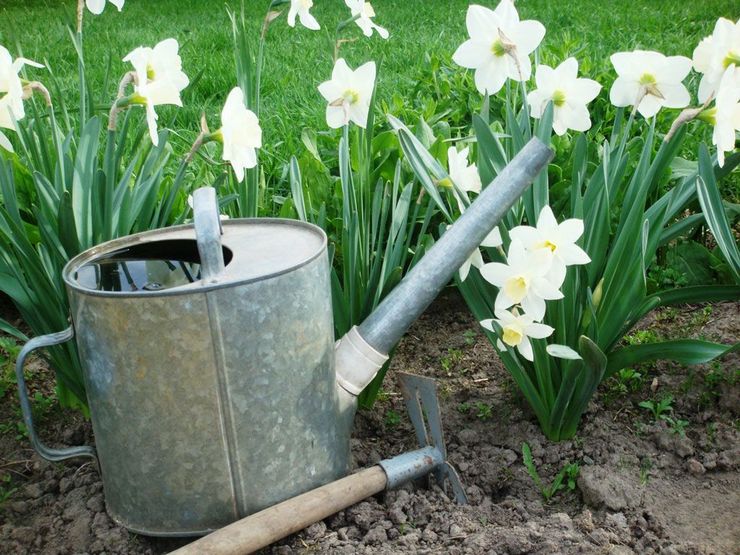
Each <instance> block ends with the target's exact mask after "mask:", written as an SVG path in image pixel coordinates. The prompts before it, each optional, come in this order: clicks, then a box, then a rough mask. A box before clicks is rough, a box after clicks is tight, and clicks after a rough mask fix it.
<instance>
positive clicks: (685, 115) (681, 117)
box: [663, 94, 714, 143]
mask: <svg viewBox="0 0 740 555" xmlns="http://www.w3.org/2000/svg"><path fill="white" fill-rule="evenodd" d="M712 100H714V95H713V94H711V95H709V98H707V100H706V101H705V102H704V104H702V105H701V106H699V107H698V108H686V109H685V110H682V111H681V113H680V114H678V117H677V118H676V119H675V120H673V123H672V124H671V128H670V130H669V131H668V133H666V136H665V138H664V139H663V142H666V143H667V142H668V141H670V140H671V139H672V138H673V136H674V135H675V134H676V133H677V132H678V130H679V128H680V127H681V126H682V125H683V124H684V123H688V122H690V121H691V120H693V119H696V118H697V117H698V116H699V115H700V114H701V113H702V112H703V111H704V110H706V109H707V106H709V104H710V103H711V102H712Z"/></svg>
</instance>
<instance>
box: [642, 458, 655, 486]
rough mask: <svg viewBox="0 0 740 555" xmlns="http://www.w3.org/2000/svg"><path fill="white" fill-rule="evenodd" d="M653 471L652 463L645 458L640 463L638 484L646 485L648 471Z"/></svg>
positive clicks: (648, 475)
mask: <svg viewBox="0 0 740 555" xmlns="http://www.w3.org/2000/svg"><path fill="white" fill-rule="evenodd" d="M652 469H653V461H651V460H650V459H649V458H648V457H645V458H644V459H642V460H641V461H640V484H642V485H643V486H645V485H647V483H648V481H649V480H650V471H651V470H652Z"/></svg>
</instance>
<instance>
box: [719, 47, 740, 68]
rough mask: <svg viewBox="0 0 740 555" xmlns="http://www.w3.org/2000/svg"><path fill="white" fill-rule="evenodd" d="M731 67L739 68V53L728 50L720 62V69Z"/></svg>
mask: <svg viewBox="0 0 740 555" xmlns="http://www.w3.org/2000/svg"><path fill="white" fill-rule="evenodd" d="M731 65H736V66H740V53H738V52H734V51H732V50H730V51H729V52H728V53H727V56H725V59H724V60H722V67H724V68H725V69H727V68H728V67H730V66H731Z"/></svg>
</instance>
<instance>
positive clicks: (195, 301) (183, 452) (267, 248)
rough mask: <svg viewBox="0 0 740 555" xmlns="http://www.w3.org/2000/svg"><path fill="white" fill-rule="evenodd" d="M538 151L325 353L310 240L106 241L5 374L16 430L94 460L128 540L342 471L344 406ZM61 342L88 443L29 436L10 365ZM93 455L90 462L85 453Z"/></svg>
mask: <svg viewBox="0 0 740 555" xmlns="http://www.w3.org/2000/svg"><path fill="white" fill-rule="evenodd" d="M550 157H551V152H550V150H549V149H548V148H547V147H545V146H544V145H543V144H542V143H541V142H539V141H538V140H536V139H533V140H532V141H531V142H530V144H529V145H527V147H526V148H524V149H523V150H522V151H521V152H520V154H519V155H518V156H517V157H516V158H514V160H512V162H511V163H510V164H509V165H508V166H507V167H506V168H505V169H504V170H503V171H502V172H501V173H500V174H499V176H498V177H497V178H496V180H495V181H494V182H493V183H492V184H491V185H489V186H488V187H487V188H486V189H484V190H483V192H482V193H481V195H480V196H479V197H478V199H477V200H476V201H475V202H474V203H473V204H472V205H471V206H470V208H468V210H467V211H466V212H465V214H464V215H463V216H462V217H461V218H460V219H459V220H458V221H457V222H456V223H455V224H454V225H453V226H452V227H451V228H450V229H449V230H448V231H447V232H446V233H445V234H444V235H443V236H442V238H441V239H440V240H439V241H438V242H437V243H436V244H435V245H434V247H433V248H432V249H430V251H429V252H428V253H427V255H426V256H425V257H424V258H423V259H422V260H421V261H419V262H418V264H417V265H416V266H415V267H414V268H413V269H412V270H411V271H410V272H409V274H408V275H407V276H406V277H405V278H404V279H403V281H402V282H401V283H400V284H399V285H398V287H397V288H396V289H395V290H394V291H393V292H391V293H390V294H389V295H388V296H387V297H386V299H385V300H384V301H383V302H382V303H381V304H380V305H379V307H378V308H377V310H376V311H375V312H374V313H373V314H372V315H370V316H369V317H368V318H367V319H366V320H365V321H364V322H362V324H361V325H360V326H357V327H355V328H353V329H352V330H351V331H350V332H349V333H348V334H347V335H346V336H345V337H343V338H341V339H340V340H339V341H337V342H336V343H335V341H334V335H333V324H332V307H331V294H330V283H329V270H330V268H329V260H328V256H327V239H326V235H325V234H324V232H323V231H322V230H321V229H319V228H318V227H315V226H313V225H309V224H306V223H302V222H297V221H290V220H280V219H262V218H257V219H247V220H227V221H224V222H220V221H219V217H218V209H217V202H216V196H215V191H214V190H213V189H210V188H203V189H198V190H197V191H196V194H195V209H194V225H186V226H179V227H173V228H169V229H161V230H156V231H151V232H146V233H141V234H138V235H132V236H129V237H124V238H122V239H116V240H114V241H110V242H108V243H105V244H102V245H99V246H97V247H95V248H92V249H90V250H88V251H86V252H84V253H82V254H80V255H79V256H77V257H75V258H74V259H72V260H71V261H70V262H69V263H68V264H67V266H66V267H65V269H64V280H65V283H66V286H67V291H68V294H69V299H70V305H71V311H72V322H73V327H70V328H69V329H68V330H65V331H63V332H60V333H57V334H52V335H48V336H43V337H38V338H36V339H33V340H31V341H30V342H29V343H28V344H27V345H26V346H25V347H24V349H23V350H22V352H21V354H20V356H19V358H18V362H17V365H16V372H17V375H18V387H19V392H20V394H21V406H22V409H23V413H24V420H25V422H26V426H27V428H28V430H29V436H30V438H31V442H32V444H33V446H34V447H35V448H36V450H37V451H38V452H39V453H40V454H41V455H42V456H43V457H45V458H47V459H49V460H62V459H66V458H70V457H75V456H92V457H96V458H97V460H98V461H99V463H100V469H101V474H102V478H103V484H104V489H105V497H106V504H107V509H108V513H109V514H110V515H111V517H112V518H113V519H114V520H116V521H117V522H118V523H119V524H121V525H123V526H125V527H126V528H129V529H130V530H133V531H135V532H139V533H143V534H147V535H154V536H186V535H202V534H206V533H208V532H210V531H212V530H215V529H217V528H220V527H222V526H224V525H226V524H228V523H230V522H232V521H235V520H237V519H239V518H242V517H244V516H246V515H249V514H252V513H254V512H256V511H259V510H261V509H264V508H266V507H269V506H271V505H274V504H275V503H278V502H280V501H283V500H285V499H288V498H291V497H293V496H295V495H298V494H300V493H302V492H305V491H308V490H310V489H313V488H315V487H317V486H320V485H322V484H326V483H327V482H330V481H332V480H335V479H337V478H340V477H342V476H344V475H345V474H346V473H347V472H348V470H349V460H350V456H349V438H350V432H351V428H352V421H353V418H354V414H355V410H356V406H357V395H358V394H359V393H360V392H361V391H362V390H363V388H364V387H365V386H366V385H367V384H368V383H369V382H370V381H371V380H372V378H373V377H374V376H375V374H376V373H377V371H378V370H379V369H380V368H381V366H382V365H383V363H384V362H385V361H386V360H387V358H388V357H387V353H388V352H389V351H390V349H391V348H392V347H393V346H394V345H395V344H396V343H397V342H398V340H399V339H400V338H401V336H402V335H403V333H404V332H405V331H406V330H407V329H408V327H409V326H410V325H411V323H412V322H413V321H414V320H415V319H416V318H417V317H418V316H419V315H420V314H421V313H422V312H423V311H424V309H425V308H426V307H427V306H428V305H429V304H430V303H431V302H432V300H433V299H434V298H435V297H436V296H437V294H438V293H439V291H440V290H441V289H442V288H443V287H444V286H445V285H446V284H447V283H448V282H449V280H450V278H451V277H452V275H453V274H454V272H455V271H456V270H457V269H458V268H459V267H460V266H461V265H462V263H463V262H464V261H465V260H466V259H467V258H468V257H469V256H470V254H471V253H472V252H473V250H474V249H475V248H477V247H478V245H479V244H480V243H481V241H482V240H483V239H484V237H485V236H486V235H488V233H490V231H491V230H492V229H493V227H494V226H495V225H496V224H497V223H498V222H499V221H500V219H501V218H502V217H503V216H504V214H505V213H506V212H507V210H508V209H509V208H510V207H511V206H512V204H513V203H514V202H515V201H516V200H517V199H518V198H519V196H520V195H521V193H522V192H523V191H524V189H525V188H526V187H527V186H528V185H529V184H530V183H531V182H532V181H533V179H534V178H535V176H536V175H537V174H538V173H539V172H540V170H541V169H542V168H544V167H545V166H546V165H547V162H548V161H549V159H550ZM73 336H74V337H75V338H76V341H77V345H78V349H79V354H80V359H81V362H82V366H83V369H84V372H85V385H86V388H87V395H88V401H89V406H90V413H91V418H92V424H93V431H94V433H95V438H96V448H95V450H93V449H92V448H90V447H73V448H66V449H50V448H48V447H46V446H44V445H43V444H42V443H41V442H40V441H39V439H38V437H37V435H36V433H35V431H34V428H33V421H32V417H31V408H30V403H29V400H28V397H27V394H26V388H25V382H24V379H23V363H24V360H25V358H26V357H27V355H28V354H29V353H30V352H31V351H32V350H34V349H37V348H39V347H44V346H49V345H55V344H59V343H61V342H63V341H67V340H69V339H71V338H72V337H73ZM96 452H97V453H96Z"/></svg>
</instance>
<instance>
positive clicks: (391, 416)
mask: <svg viewBox="0 0 740 555" xmlns="http://www.w3.org/2000/svg"><path fill="white" fill-rule="evenodd" d="M400 423H401V415H400V414H399V413H397V412H396V411H394V410H392V409H391V410H388V411H386V413H385V425H386V426H388V427H389V428H395V427H396V426H398V425H399V424H400Z"/></svg>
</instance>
